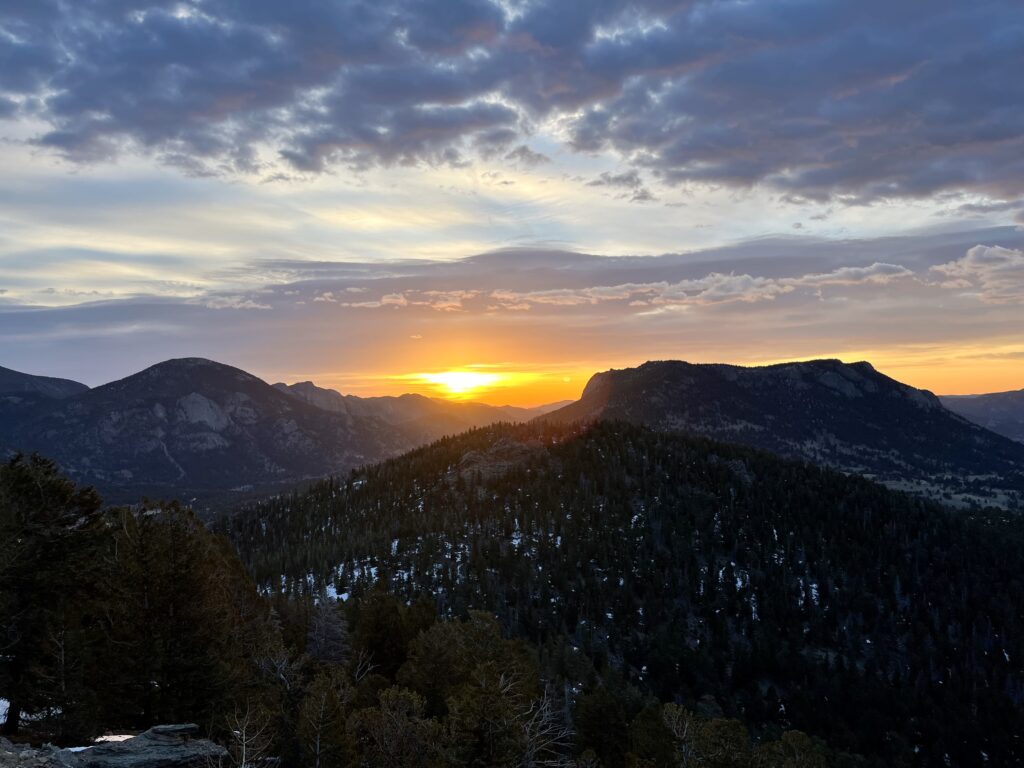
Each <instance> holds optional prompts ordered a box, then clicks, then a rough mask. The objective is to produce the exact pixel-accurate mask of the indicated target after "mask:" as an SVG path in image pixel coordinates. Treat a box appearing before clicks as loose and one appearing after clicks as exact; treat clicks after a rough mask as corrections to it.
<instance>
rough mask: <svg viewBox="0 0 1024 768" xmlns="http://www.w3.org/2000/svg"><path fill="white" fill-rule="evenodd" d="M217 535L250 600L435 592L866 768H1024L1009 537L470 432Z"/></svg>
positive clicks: (576, 439)
mask: <svg viewBox="0 0 1024 768" xmlns="http://www.w3.org/2000/svg"><path fill="white" fill-rule="evenodd" d="M224 525H225V527H226V530H228V532H229V533H230V535H231V537H232V539H233V540H234V541H235V543H236V545H237V547H238V549H239V551H240V553H241V554H242V557H243V560H245V561H246V562H247V563H248V565H249V566H250V568H251V569H252V571H253V572H254V573H255V575H256V577H257V580H258V582H259V583H260V584H262V586H263V588H264V589H265V590H269V591H276V590H282V591H285V592H303V591H316V590H319V589H321V588H324V587H326V588H328V590H336V591H337V592H338V593H339V594H341V595H343V596H344V595H345V594H346V593H348V594H351V595H352V596H358V595H360V594H363V593H364V592H365V591H366V590H367V589H368V587H369V586H370V585H371V583H373V582H374V581H375V580H377V581H380V582H383V583H384V584H385V585H386V586H387V588H388V589H389V590H391V591H393V592H395V593H397V594H399V595H403V596H405V597H407V598H408V599H412V598H413V596H415V595H417V594H420V593H422V592H423V591H428V592H430V593H432V594H433V595H435V596H436V599H437V600H438V602H439V604H440V606H441V608H442V610H443V611H444V612H446V613H449V614H453V615H459V614H462V613H464V612H465V611H466V610H468V609H471V608H482V609H486V610H488V611H493V612H494V613H496V614H497V615H498V616H499V618H500V619H501V620H502V622H503V623H504V624H505V626H506V627H507V628H508V630H509V631H511V632H512V633H514V634H515V635H517V636H520V637H524V638H527V639H529V640H530V641H532V642H536V643H540V644H545V643H549V642H555V641H556V639H557V638H568V642H569V643H570V645H571V646H572V647H573V648H575V649H578V651H579V652H581V653H585V654H587V655H589V656H591V657H593V658H595V659H597V661H598V664H599V666H601V667H602V668H604V669H605V670H606V674H612V672H611V670H618V672H621V673H622V674H625V675H627V676H628V677H629V678H630V679H631V680H633V681H634V682H635V683H636V684H638V685H641V686H643V687H646V688H647V689H648V690H649V691H651V692H652V693H654V694H656V695H658V696H659V697H660V698H662V699H663V700H672V699H676V700H679V701H681V702H683V703H687V704H690V705H692V704H693V702H694V701H696V700H699V699H701V698H702V697H705V696H708V695H710V696H713V697H714V699H715V702H717V704H714V706H719V705H720V706H721V707H722V708H723V709H724V711H725V713H726V714H730V715H737V716H742V717H743V718H744V719H746V720H748V721H750V722H753V723H755V724H760V725H761V726H762V727H765V728H769V729H770V728H773V727H776V726H780V727H788V726H790V725H791V726H793V727H796V728H800V729H803V730H806V731H809V732H811V733H813V734H816V735H819V736H822V737H824V738H827V739H828V740H829V741H830V742H831V743H832V744H833V745H834V746H836V747H838V748H841V749H848V750H850V751H853V752H860V753H864V754H869V755H872V756H873V757H874V759H876V760H878V761H879V764H885V765H943V764H950V765H958V766H968V765H970V766H973V765H986V764H988V765H1010V764H1014V761H1016V760H1019V759H1021V758H1022V756H1024V755H1022V753H1021V749H1022V745H1021V744H1020V743H1019V739H1018V738H1017V737H1016V736H1015V734H1019V733H1021V732H1022V728H1024V717H1022V708H1021V707H1022V699H1024V680H1022V676H1021V673H1022V667H1021V663H1022V659H1024V642H1022V640H1024V626H1022V621H1024V619H1022V618H1021V617H1022V616H1024V613H1022V609H1024V581H1022V579H1024V555H1022V552H1024V550H1022V548H1021V543H1022V537H1021V528H1020V525H1021V524H1020V523H1019V521H1017V520H1016V519H1015V518H1011V519H1009V520H993V519H991V518H987V517H983V516H980V515H975V514H967V513H958V514H957V513H951V512H949V511H947V510H945V509H944V508H942V507H939V506H936V505H933V504H931V503H929V502H926V501H923V500H920V499H915V498H912V497H909V496H905V495H903V494H899V493H895V492H892V491H889V490H886V489H885V488H883V487H882V486H880V485H877V484H874V483H871V482H869V481H866V480H863V479H861V478H857V477H850V476H846V475H843V474H840V473H836V472H832V471H829V470H824V469H817V468H813V467H809V466H805V465H802V464H798V463H793V462H789V461H783V460H780V459H777V458H774V457H772V456H770V455H768V454H764V453H760V452H755V451H751V450H748V449H744V448H738V447H733V446H727V445H722V444H718V443H713V442H709V441H706V440H702V439H693V438H687V437H683V436H680V435H675V434H667V433H655V432H651V431H648V430H645V429H642V428H638V427H634V426H629V425H626V424H621V423H620V424H604V423H602V424H597V425H594V426H592V427H591V428H589V429H586V430H583V431H580V430H579V429H578V428H569V427H561V426H557V425H545V424H534V425H528V426H521V427H492V428H486V429H481V430H476V431H474V432H470V433H467V434H465V435H462V436H460V437H457V438H452V439H446V440H442V441H440V442H438V443H436V444H434V445H432V446H429V447H427V448H423V449H420V450H417V451H414V452H412V453H410V454H408V455H406V456H403V457H401V458H399V459H395V460H392V461H389V462H386V463H384V464H381V465H378V466H375V467H371V468H368V469H365V470H361V471H359V472H356V473H354V474H353V475H352V476H351V477H350V478H349V479H347V480H345V481H336V482H324V483H322V484H319V485H317V486H315V487H313V488H312V489H311V490H310V491H309V492H307V493H304V494H301V495H292V496H288V497H282V498H280V499H277V500H274V501H271V502H267V503H264V504H261V505H259V506H256V507H253V508H251V509H249V510H247V511H246V512H245V513H243V514H240V515H238V516H236V517H234V518H233V519H231V520H229V521H226V522H225V524H224ZM570 655H571V654H570ZM564 663H566V664H570V665H571V659H568V658H567V659H566V660H565V661H564ZM947 756H948V758H947ZM947 759H948V761H949V762H948V763H947V762H946V761H947ZM986 760H988V761H990V762H986Z"/></svg>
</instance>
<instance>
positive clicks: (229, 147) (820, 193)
mask: <svg viewBox="0 0 1024 768" xmlns="http://www.w3.org/2000/svg"><path fill="white" fill-rule="evenodd" d="M1022 24H1024V6H1022V5H1021V4H1020V3H1019V2H1018V1H1017V0H982V1H980V2H974V3H939V4H936V3H934V2H927V1H926V0H907V1H906V2H900V3H892V2H891V1H890V0H834V1H833V2H819V0H783V1H782V2H775V3H750V2H731V1H730V2H713V1H712V0H602V2H594V3H582V2H580V3H565V2H560V1H559V0H537V1H536V2H530V3H505V2H497V1H496V0H495V2H490V1H489V0H422V1H421V2H412V0H376V1H375V2H363V1H362V0H352V1H351V2H344V3H324V2H317V1H316V0H292V2H287V3H282V2H279V0H249V1H248V2H245V3H241V2H238V0H174V1H172V0H148V1H145V0H144V1H143V2H139V3H130V4H129V3H124V2H109V3H96V2H76V3H59V2H56V0H38V1H37V2H26V3H7V4H4V5H3V7H0V39H3V40H4V46H3V49H2V51H0V118H5V119H8V120H11V119H13V120H15V121H18V120H20V121H24V124H25V126H26V128H24V129H23V131H22V133H24V131H25V130H32V129H31V128H28V126H38V125H42V126H44V128H43V129H42V130H41V131H39V132H37V133H36V135H35V136H34V138H33V141H34V142H35V143H36V144H37V145H39V146H42V147H47V148H50V149H52V150H54V151H56V152H58V153H60V154H62V155H64V156H65V157H67V158H69V159H71V160H73V161H76V162H105V161H109V160H112V159H114V158H116V157H118V156H120V155H122V154H124V153H126V152H142V153H145V154H148V155H152V156H154V157H156V158H159V159H161V160H162V161H163V162H165V163H167V164H169V165H172V166H175V167H178V168H180V169H181V170H182V171H183V172H185V173H187V174H190V175H207V174H224V173H227V174H239V173H241V174H259V175H260V178H281V177H282V176H281V174H284V175H288V174H287V168H285V167H284V166H291V167H292V168H293V169H298V170H300V171H302V172H306V173H319V172H323V171H327V170H330V169H332V168H335V167H337V166H345V167H351V168H367V167H370V166H375V165H389V166H393V165H405V164H418V163H427V164H441V165H452V166H460V165H465V164H467V163H470V162H472V161H473V157H474V153H477V152H481V153H497V152H499V151H500V153H501V156H502V157H504V158H506V159H507V160H509V161H512V162H516V163H517V164H519V165H521V166H523V167H531V166H535V165H537V164H540V163H543V162H544V161H545V160H544V158H545V156H544V155H542V154H541V153H538V152H535V151H534V150H531V149H529V148H528V147H527V146H526V144H523V143H521V142H522V141H523V138H524V137H525V136H528V135H534V134H535V133H536V132H538V131H540V132H546V134H545V137H546V138H547V139H548V140H550V141H556V142H557V141H559V140H560V138H562V137H565V141H566V144H567V145H568V146H569V147H571V148H574V149H576V150H578V151H581V152H587V153H595V152H596V153H612V154H614V155H615V156H616V157H617V158H618V160H619V161H620V162H621V163H624V164H626V166H627V167H628V168H629V169H630V170H627V171H625V172H620V173H619V174H609V179H611V178H612V177H614V176H616V175H617V176H623V177H625V176H627V175H628V174H629V173H630V172H631V171H633V172H635V171H643V172H644V173H649V174H651V176H653V177H654V178H657V179H658V180H660V182H661V183H663V184H666V185H689V184H695V183H696V184H713V185H727V186H733V187H750V186H754V185H763V186H766V187H769V188H772V189H776V190H779V191H780V192H782V193H783V194H784V195H787V196H789V199H796V200H799V199H810V200H825V199H829V200H835V201H836V202H838V203H847V204H849V203H867V202H871V201H875V200H880V199H887V198H918V197H926V196H930V195H934V194H937V193H940V192H946V191H955V192H963V191H970V192H973V193H976V194H978V195H980V196H982V197H985V196H988V197H992V198H994V199H1001V200H1009V199H1015V198H1018V197H1020V196H1021V195H1022V194H1024V79H1022V78H1020V77H1018V76H1017V75H1016V73H1017V72H1019V71H1021V70H1024V45H1022V44H1021V43H1022V41H1021V37H1020V30H1021V28H1022ZM552 126H559V127H558V129H557V130H555V129H553V128H552ZM517 142H518V144H517ZM513 147H514V148H513ZM277 166H281V167H277ZM624 189H625V191H626V193H627V194H626V198H627V199H629V200H633V201H636V202H642V201H645V200H650V199H653V197H654V195H653V193H652V192H650V191H649V190H648V189H647V188H646V187H645V186H640V185H637V186H634V187H625V188H624Z"/></svg>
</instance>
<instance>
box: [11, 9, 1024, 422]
mask: <svg viewBox="0 0 1024 768" xmlns="http://www.w3.org/2000/svg"><path fill="white" fill-rule="evenodd" d="M1021 72H1024V5H1022V4H1021V3H1020V2H1019V0H1000V1H998V2H997V1H989V0H971V2H965V1H964V0H959V1H956V2H954V1H953V0H900V2H896V3H894V2H892V0H884V2H883V0H799V1H798V0H637V1H636V2H622V1H620V0H592V1H591V2H575V1H574V0H531V1H529V2H520V1H518V0H493V1H492V0H422V1H414V0H374V2H366V3H364V2H359V1H357V0H345V1H336V2H330V1H329V0H291V1H290V2H287V3H282V2H279V0H244V2H243V0H192V1H191V2H156V1H152V2H132V1H130V0H74V1H72V0H66V1H58V0H0V365H3V366H6V367H10V368H15V369H18V370H24V371H27V372H31V373H37V374H45V375H53V376H63V377H68V378H74V379H77V380H80V381H84V382H85V383H87V384H90V385H97V384H101V383H104V382H107V381H111V380H114V379H117V378H120V377H122V376H125V375H128V374H130V373H133V372H135V371H138V370H140V369H142V368H145V367H147V366H149V365H152V364H154V363H156V362H159V361H161V360H164V359H167V358H171V357H185V356H202V357H210V358H213V359H216V360H220V361H222V362H225V363H229V364H232V365H237V366H239V367H242V368H244V369H246V370H249V371H251V372H252V373H255V374H256V375H259V376H261V377H262V378H264V379H266V380H268V381H288V382H292V381H300V380H313V381H316V382H317V383H319V384H321V385H324V386H331V387H335V388H337V389H339V390H341V391H344V392H351V393H354V394H360V395H371V394H397V393H400V392H404V391H422V392H426V393H428V394H439V395H442V396H448V397H455V398H472V399H479V400H484V401H486V402H493V403H513V404H522V405H534V404H539V403H542V402H548V401H554V400H560V399H565V398H573V397H577V396H578V395H579V393H580V391H581V390H582V388H583V386H584V385H585V383H586V381H587V378H588V377H589V375H590V374H592V373H593V372H595V371H599V370H605V369H608V368H612V367H619V368H621V367H626V366H630V365H636V364H639V363H642V362H643V361H645V360H648V359H685V360H690V361H694V362H732V363H738V364H760V363H770V362H777V361H782V360H790V359H809V358H815V357H837V358H840V359H843V360H848V361H854V360H860V359H867V360H870V361H871V362H872V363H873V364H874V365H875V366H876V367H877V368H879V369H880V370H882V371H883V372H885V373H887V374H889V375H891V376H893V377H895V378H898V379H900V380H902V381H906V382H908V383H910V384H913V385H915V386H920V387H924V388H928V389H931V390H932V391H935V392H938V393H943V394H945V393H961V394H962V393H972V392H985V391H1001V390H1008V389H1018V388H1022V387H1024V78H1021V77H1020V73H1021ZM452 371H455V372H459V374H460V376H458V377H455V378H452V377H451V376H447V375H444V374H447V373H450V372H452ZM453 382H454V384H453Z"/></svg>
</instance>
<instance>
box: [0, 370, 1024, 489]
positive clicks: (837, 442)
mask: <svg viewBox="0 0 1024 768" xmlns="http://www.w3.org/2000/svg"><path fill="white" fill-rule="evenodd" d="M1010 394H1014V393H1010ZM999 397H1001V396H996V395H993V396H985V397H983V398H971V399H955V401H954V402H953V405H954V407H957V408H961V407H962V406H963V405H964V404H965V403H966V404H968V405H971V406H974V405H977V404H979V403H988V402H989V398H999ZM946 402H947V404H948V403H949V402H950V401H949V400H947V401H946ZM1011 410H1012V409H1010V407H1009V406H1007V407H1006V408H1005V409H1004V411H1007V412H1010V411H1011ZM995 412H996V406H995V405H992V406H990V407H989V408H988V411H987V413H990V414H991V413H995ZM1002 412H1003V411H999V413H1002ZM974 418H976V419H978V420H981V419H983V418H984V416H983V414H981V412H980V411H979V412H977V413H976V415H975V416H974ZM531 419H541V420H546V421H550V422H560V423H569V422H576V421H581V422H588V421H595V420H599V419H601V420H620V421H627V422H632V423H636V424H643V425H647V426H651V427H654V428H656V429H660V430H668V431H681V432H685V433H689V434H695V435H703V436H706V437H711V438H714V439H717V440H723V441H728V442H735V443H740V444H744V445H749V446H752V447H755V448H761V449H764V450H768V451H771V452H773V453H776V454H779V455H781V456H785V457H789V458H797V459H801V460H804V461H808V462H812V463H815V464H821V465H827V466H831V467H835V468H839V469H842V470H844V471H847V472H855V473H859V474H863V475H866V476H868V477H871V478H874V479H877V480H880V481H883V482H885V483H887V484H888V485H890V486H892V487H896V488H901V489H904V490H910V491H914V492H917V493H921V494H924V495H929V496H932V497H936V498H941V499H944V500H945V501H947V502H952V503H959V504H966V503H979V504H994V505H997V506H1004V507H1015V506H1018V505H1019V504H1020V499H1021V494H1022V491H1024V445H1022V444H1021V443H1018V442H1014V441H1013V440H1010V439H1008V438H1007V437H1003V436H1001V435H999V434H995V433H994V432H993V431H990V430H989V429H986V428H984V427H982V426H979V425H977V424H975V423H972V422H971V421H968V420H967V419H966V418H963V417H961V416H959V415H957V414H955V413H953V412H952V411H950V410H949V409H947V408H946V407H944V404H943V401H940V400H939V398H937V397H935V396H934V395H933V394H931V393H930V392H927V391H924V390H919V389H915V388H913V387H909V386H907V385H905V384H901V383H900V382H897V381H895V380H893V379H890V378H889V377H887V376H884V375H882V374H880V373H878V372H877V371H876V370H875V369H874V368H872V367H871V365H869V364H868V363H853V364H845V363H842V362H839V361H836V360H815V361H810V362H801V363H786V364H781V365H774V366H765V367H752V368H745V367H739V366H731V365H695V364H690V363H685V362H680V361H661V362H648V363H645V364H643V365H641V366H639V367H637V368H630V369H625V370H612V371H606V372H604V373H598V374H595V375H594V376H593V377H592V378H591V380H590V381H589V382H588V384H587V386H586V388H585V390H584V392H583V394H582V396H581V398H580V399H579V400H578V401H576V402H572V403H569V404H565V403H556V404H553V405H550V406H544V407H541V408H535V409H527V408H515V407H510V406H505V407H497V406H491V405H485V404H481V403H472V402H450V401H446V400H440V399H435V398H429V397H425V396H423V395H416V394H408V395H402V396H400V397H370V398H360V397H355V396H352V395H343V394H341V393H339V392H337V391H335V390H332V389H325V388H322V387H319V386H317V385H315V384H314V383H312V382H308V381H306V382H299V383H295V384H284V383H278V384H274V385H270V384H268V383H266V382H264V381H262V380H261V379H259V378H257V377H256V376H253V375H251V374H249V373H246V372H245V371H242V370H240V369H237V368H232V367H230V366H227V365H223V364H221V363H216V362H213V361H210V360H204V359H201V358H185V359H178V360H168V361H166V362H163V363H160V364H157V365H155V366H152V367H150V368H147V369H146V370H144V371H142V372H140V373H137V374H134V375H132V376H128V377H127V378H124V379H121V380H119V381H115V382H112V383H109V384H105V385H103V386H100V387H96V388H95V389H89V388H88V387H86V386H85V385H84V384H79V383H77V382H73V381H68V380H63V379H51V378H46V377H37V376H31V375H29V374H23V373H18V372H16V371H10V370H8V369H0V450H4V451H5V452H8V453H10V452H13V451H18V450H21V451H38V452H39V453H42V454H43V455H46V456H49V457H51V458H54V459H55V460H56V461H57V462H58V463H59V464H60V466H61V467H62V469H63V470H64V471H65V472H67V473H68V474H69V475H70V476H71V477H73V478H74V479H75V480H77V481H79V482H83V483H90V484H94V485H96V486H97V487H98V488H99V489H100V490H101V491H102V492H103V493H104V495H105V496H106V497H107V498H108V499H109V500H111V501H113V502H119V501H127V500H133V499H137V498H138V497H139V496H140V495H152V496H160V497H165V496H175V497H179V498H183V499H186V500H192V501H196V503H197V504H198V506H200V507H202V506H203V505H207V504H214V505H217V506H220V505H223V504H229V503H231V502H232V501H233V500H237V499H238V497H239V496H252V495H259V494H262V493H270V492H276V491H278V490H280V489H283V488H287V487H289V486H291V485H294V484H296V483H301V482H303V481H308V480H311V479H315V478H320V477H324V476H326V475H330V474H340V473H344V472H347V471H348V470H350V469H352V468H354V467H356V466H360V465H364V464H370V463H373V462H376V461H380V460H382V459H385V458H388V457H391V456H396V455H398V454H401V453H403V452H405V451H408V450H410V449H412V448H415V447H417V446H420V445H424V444H427V443H430V442H432V441H434V440H436V439H438V438H440V437H442V436H445V435H452V434H456V433H459V432H463V431H465V430H467V429H472V428H474V427H480V426H484V425H487V424H492V423H495V422H525V421H529V420H531ZM1000 423H1005V419H1004V422H1000Z"/></svg>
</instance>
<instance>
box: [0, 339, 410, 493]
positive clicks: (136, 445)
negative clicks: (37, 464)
mask: <svg viewBox="0 0 1024 768" xmlns="http://www.w3.org/2000/svg"><path fill="white" fill-rule="evenodd" d="M22 405H23V407H19V408H8V409H7V410H5V411H3V412H0V418H2V419H3V422H2V424H0V426H2V427H3V432H2V437H0V443H2V447H3V448H5V449H7V450H8V451H12V450H23V451H38V452H40V453H42V454H44V455H46V456H48V457H50V458H53V459H54V460H56V461H57V462H58V463H59V464H60V466H61V467H62V469H63V470H64V471H65V472H67V473H68V474H70V475H71V476H72V477H73V478H74V479H75V480H77V481H78V482H82V483H90V484H94V485H96V486H97V487H98V488H99V489H100V490H101V491H102V492H103V493H104V495H105V496H106V497H107V498H108V500H111V501H120V500H137V498H138V496H139V495H140V494H151V495H154V496H161V497H176V498H183V499H190V498H192V497H200V498H202V499H208V498H212V497H214V496H216V495H218V494H223V493H226V492H227V493H230V492H233V493H247V492H257V491H261V490H270V489H273V488H278V487H283V486H286V485H288V484H292V483H296V482H299V481H301V480H304V479H309V478H317V477H323V476H324V475H327V474H330V473H334V472H341V471H346V470H348V469H350V468H352V467H354V466H357V465H359V464H363V463H366V462H370V461H375V460H378V459H380V458H382V457H385V456H389V455H393V454H396V453H399V452H401V451H403V450H406V449H408V448H409V447H411V446H410V444H409V441H408V439H407V438H406V437H404V436H403V435H402V434H401V433H400V432H398V431H397V430H395V429H393V428H392V427H391V426H390V425H389V424H387V423H386V422H383V421H381V420H379V419H374V418H372V417H368V416H363V415H354V414H350V413H346V414H341V413H331V412H328V411H324V410H322V409H320V408H316V407H314V406H312V405H309V404H307V403H304V402H302V401H300V400H297V399H296V398H294V397H292V396H290V395H287V394H285V393H283V392H280V391H279V390H277V389H275V388H274V387H272V386H270V385H269V384H267V383H266V382H264V381H262V380H260V379H258V378H256V377H255V376H252V375H251V374H248V373H246V372H245V371H242V370H239V369H237V368H232V367H230V366H227V365H222V364H220V363H215V362H213V361H210V360H204V359H200V358H186V359H180V360H169V361H167V362H164V363H160V364H158V365H155V366H153V367H151V368H147V369H146V370H144V371H142V372H140V373H137V374H135V375H133V376H129V377H127V378H125V379H121V380H120V381H115V382H112V383H110V384H106V385H104V386H101V387H97V388H95V389H92V390H87V391H85V392H81V393H79V394H76V395H72V396H69V397H65V398H63V399H61V400H46V401H40V400H36V401H33V402H26V403H23V404H22Z"/></svg>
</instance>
